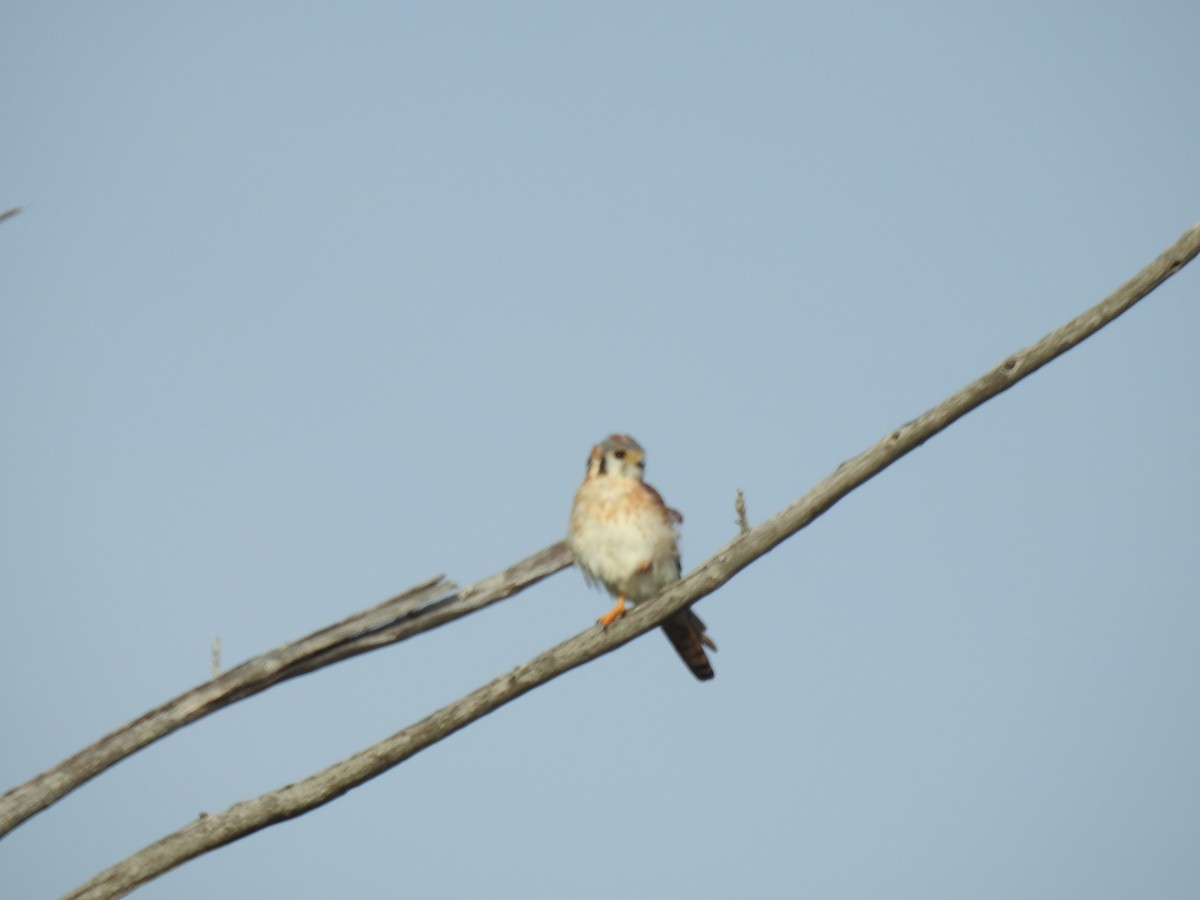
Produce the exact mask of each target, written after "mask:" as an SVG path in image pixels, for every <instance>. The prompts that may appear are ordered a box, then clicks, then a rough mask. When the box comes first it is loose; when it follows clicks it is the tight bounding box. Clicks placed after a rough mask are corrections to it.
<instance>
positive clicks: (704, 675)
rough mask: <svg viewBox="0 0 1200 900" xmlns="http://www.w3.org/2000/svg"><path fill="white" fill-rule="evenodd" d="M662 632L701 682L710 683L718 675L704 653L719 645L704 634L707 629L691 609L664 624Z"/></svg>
mask: <svg viewBox="0 0 1200 900" xmlns="http://www.w3.org/2000/svg"><path fill="white" fill-rule="evenodd" d="M662 630H663V633H664V634H665V635H666V636H667V640H668V641H670V642H671V646H672V647H674V648H675V652H676V653H678V654H679V658H680V659H682V660H683V662H684V664H685V665H686V666H687V667H688V668H689V669H691V670H692V674H693V675H695V676H696V677H697V678H699V679H700V680H701V681H708V680H709V679H710V678H712V677H713V676H714V675H715V674H716V673H715V672H713V667H712V663H710V662H709V661H708V654H707V653H705V652H704V648H705V647H708V648H709V649H710V650H716V649H717V645H716V644H714V643H713V641H712V638H710V637H709V636H708V635H707V634H705V633H704V632H705V631H707V628H705V625H704V623H703V622H702V621H701V620H700V617H699V616H698V615H696V614H695V613H694V612H692V611H691V610H690V609H685V610H684V611H683V612H681V613H679V614H678V615H675V616H672V617H671V618H669V619H667V621H666V622H664V623H663V626H662Z"/></svg>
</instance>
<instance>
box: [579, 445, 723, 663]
mask: <svg viewBox="0 0 1200 900" xmlns="http://www.w3.org/2000/svg"><path fill="white" fill-rule="evenodd" d="M645 466H646V451H645V450H643V449H642V448H641V445H639V444H638V442H637V441H635V440H634V439H633V438H631V437H630V436H629V435H627V434H614V435H610V436H609V437H608V438H607V439H605V440H604V441H602V442H601V443H599V444H597V445H596V446H595V447H593V448H592V454H591V456H589V457H588V467H587V475H585V476H584V479H583V484H582V485H580V486H579V490H578V491H576V492H575V505H574V506H573V507H572V508H571V528H570V530H569V531H568V532H567V543H568V544H569V545H570V547H571V552H572V553H574V555H575V562H576V563H578V564H579V568H580V569H581V570H582V571H583V577H584V578H585V579H587V581H588V583H589V584H592V585H594V584H597V583H599V584H602V585H604V587H605V588H607V589H608V592H609V593H610V594H613V595H614V596H615V597H616V598H617V605H616V606H614V607H613V608H612V609H611V610H610V611H609V612H607V613H605V614H604V615H603V616H601V617H600V619H599V620H598V621H599V622H600V624H601V625H605V626H608V625H611V624H612V623H613V622H614V621H615V620H616V619H617V617H618V616H621V615H623V614H624V612H625V603H626V601H630V602H632V603H636V602H638V601H641V600H649V599H650V598H651V597H653V596H654V595H655V594H657V593H658V592H659V591H661V590H662V589H663V588H665V587H666V586H667V585H669V584H674V583H675V582H676V581H678V580H679V574H680V563H679V544H678V534H677V533H676V531H675V526H676V524H677V523H679V522H682V521H683V516H681V515H680V514H679V513H678V512H676V511H675V510H673V509H670V508H668V507H667V505H666V504H665V503H663V498H662V497H661V496H660V495H659V493H658V491H656V490H655V489H654V488H652V487H650V485H648V484H646V483H645V482H644V481H642V470H643V469H644V468H645ZM662 629H663V631H664V632H665V633H666V635H667V640H669V641H670V642H671V644H672V646H674V647H675V650H676V652H678V653H679V655H680V657H682V659H683V661H684V663H686V664H687V667H688V668H689V669H691V670H692V674H693V675H695V676H696V677H697V678H699V679H700V680H701V681H708V679H710V678H712V677H713V669H712V665H711V664H710V663H709V661H708V655H707V654H706V653H705V652H704V648H705V647H709V648H711V649H713V650H716V649H717V645H716V644H714V643H713V642H712V639H711V638H709V637H708V636H707V635H706V634H705V633H704V632H705V627H704V623H703V622H701V621H700V617H699V616H697V615H696V614H695V613H694V612H692V611H691V610H690V609H685V610H684V611H683V612H681V613H678V614H677V615H675V616H672V617H671V618H670V619H668V620H667V621H666V622H665V623H663V626H662Z"/></svg>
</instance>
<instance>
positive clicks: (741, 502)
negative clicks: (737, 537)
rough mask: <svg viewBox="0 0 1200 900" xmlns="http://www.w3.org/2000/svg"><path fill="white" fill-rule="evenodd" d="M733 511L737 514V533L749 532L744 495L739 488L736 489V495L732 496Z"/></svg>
mask: <svg viewBox="0 0 1200 900" xmlns="http://www.w3.org/2000/svg"><path fill="white" fill-rule="evenodd" d="M733 511H734V512H736V513H737V527H738V531H740V532H741V533H742V534H745V533H746V532H747V531H749V530H750V520H749V519H747V518H746V495H745V494H744V493H743V492H742V489H741V488H738V489H737V494H735V495H734V498H733Z"/></svg>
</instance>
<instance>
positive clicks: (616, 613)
mask: <svg viewBox="0 0 1200 900" xmlns="http://www.w3.org/2000/svg"><path fill="white" fill-rule="evenodd" d="M623 615H625V595H624V594H621V595H619V596H618V597H617V605H616V606H614V607H613V608H612V609H610V610H609V611H608V612H606V613H605V614H604V615H602V616H601V617H600V618H598V619H597V620H596V622H597V624H599V625H603V626H604V627H605V628H607V627H608V626H609V625H611V624H612V623H613V622H615V621H617V619H619V618H621V616H623Z"/></svg>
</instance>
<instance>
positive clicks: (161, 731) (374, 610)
mask: <svg viewBox="0 0 1200 900" xmlns="http://www.w3.org/2000/svg"><path fill="white" fill-rule="evenodd" d="M570 564H571V552H570V551H569V550H568V549H567V547H566V544H565V543H563V542H562V541H559V542H558V543H557V544H553V545H551V546H549V547H547V548H546V549H545V550H542V551H540V552H538V553H535V554H534V555H533V556H530V557H529V558H527V559H524V560H522V561H521V562H519V563H517V564H516V565H513V566H510V567H509V568H507V569H505V570H504V571H503V572H500V573H498V574H496V575H492V576H490V577H488V578H485V579H483V580H482V581H479V582H477V583H475V584H473V585H471V586H469V587H466V588H463V589H462V590H458V589H457V588H456V587H455V586H454V585H453V584H451V583H450V582H447V581H444V580H443V579H442V577H441V576H438V577H436V578H431V579H430V580H428V581H426V582H424V583H422V584H418V585H415V586H414V587H412V588H409V589H408V590H407V591H405V592H404V593H402V594H400V595H398V596H396V597H393V598H392V599H391V600H387V601H385V602H384V603H381V604H379V605H378V606H374V607H371V608H370V609H367V610H364V611H362V612H359V613H355V614H354V615H352V616H350V617H349V618H347V619H344V620H343V621H341V622H338V623H337V624H335V625H330V626H328V627H326V628H322V629H320V630H319V631H315V632H313V633H312V634H310V635H308V636H307V637H303V638H300V639H299V640H297V641H293V642H291V643H289V644H284V645H283V646H282V647H277V648H276V649H274V650H272V651H270V652H268V653H264V654H262V655H261V656H256V657H254V658H253V659H250V660H247V661H246V662H244V663H242V664H241V665H239V666H237V667H236V668H233V669H230V670H229V671H228V672H225V673H224V674H223V675H220V676H218V677H217V678H214V679H213V680H212V681H207V682H205V683H203V684H200V685H197V686H196V687H195V688H193V689H191V690H190V691H187V692H186V693H184V694H180V695H179V696H178V697H176V698H174V699H173V700H169V701H167V702H166V703H164V704H163V705H162V706H159V707H157V708H155V709H152V710H150V711H149V712H148V713H146V714H145V715H143V716H140V717H139V718H137V719H135V720H134V721H132V722H130V723H129V724H127V725H123V726H122V727H120V728H118V729H117V730H116V731H113V732H110V733H109V734H107V735H105V736H104V737H102V738H100V740H98V741H96V742H95V743H94V744H92V745H90V746H88V747H85V748H84V749H83V750H80V751H79V752H78V753H76V754H75V755H74V756H71V757H70V758H69V759H66V760H64V761H63V762H61V763H59V764H58V765H57V766H55V767H54V768H53V769H48V770H47V771H45V772H43V773H41V774H40V775H37V776H35V777H34V778H32V779H30V780H29V781H27V782H25V783H24V784H22V785H19V786H17V787H15V788H13V789H11V790H10V791H8V792H7V793H6V794H5V795H4V796H3V797H0V837H3V836H4V835H5V834H7V833H8V832H9V831H11V830H12V829H14V828H16V827H17V826H18V825H20V824H21V823H22V822H24V821H25V820H26V819H29V818H30V817H31V816H34V815H36V814H37V813H39V812H41V811H42V810H44V809H45V808H46V807H48V806H50V805H51V804H53V803H54V802H56V801H57V800H59V799H61V798H62V797H64V796H65V795H67V794H68V793H70V792H71V791H73V790H75V788H77V787H79V786H80V785H82V784H84V783H86V782H87V781H89V780H91V779H92V778H95V777H96V776H97V775H99V774H100V773H101V772H103V771H104V770H105V769H108V768H110V767H111V766H114V765H116V764H117V763H118V762H120V761H121V760H122V759H125V758H126V757H127V756H131V755H132V754H134V753H136V752H137V751H139V750H141V749H142V748H143V747H146V746H147V745H149V744H152V743H154V742H155V741H157V740H159V739H160V738H163V737H166V736H167V735H168V734H170V733H171V732H173V731H175V730H177V729H179V728H182V727H184V726H185V725H190V724H191V723H192V722H195V721H196V720H197V719H200V718H203V717H204V716H207V715H209V714H210V713H214V712H216V711H217V710H219V709H224V708H225V707H227V706H229V705H230V704H233V703H236V702H237V701H239V700H244V699H245V698H246V697H252V696H254V695H255V694H257V693H259V692H260V691H265V690H266V689H267V688H269V687H271V686H272V685H276V684H279V683H280V682H282V681H287V680H288V679H290V678H295V677H297V676H299V675H305V674H307V673H309V672H312V671H314V670H315V669H319V668H322V667H323V666H328V665H332V664H333V663H336V662H340V661H341V660H344V659H349V658H350V657H352V656H357V655H358V654H360V653H366V652H368V651H370V650H376V649H379V648H380V647H386V646H387V645H389V644H395V643H398V642H399V641H403V640H405V639H406V638H410V637H413V636H414V635H417V634H420V633H421V632H423V631H428V630H429V629H430V628H436V627H437V626H438V625H444V624H445V623H446V622H449V621H452V620H453V619H457V618H459V617H460V616H465V615H467V614H468V613H473V612H475V611H477V610H480V609H483V608H484V607H485V606H488V605H490V604H492V603H495V602H497V601H499V600H503V599H505V598H506V597H510V596H512V595H513V594H515V593H517V592H518V591H521V590H523V589H525V588H527V587H529V586H530V585H531V584H535V583H536V582H538V581H541V580H542V579H543V578H545V577H547V576H548V575H552V574H554V573H555V572H557V571H559V570H560V569H563V568H565V567H567V566H569V565H570Z"/></svg>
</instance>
